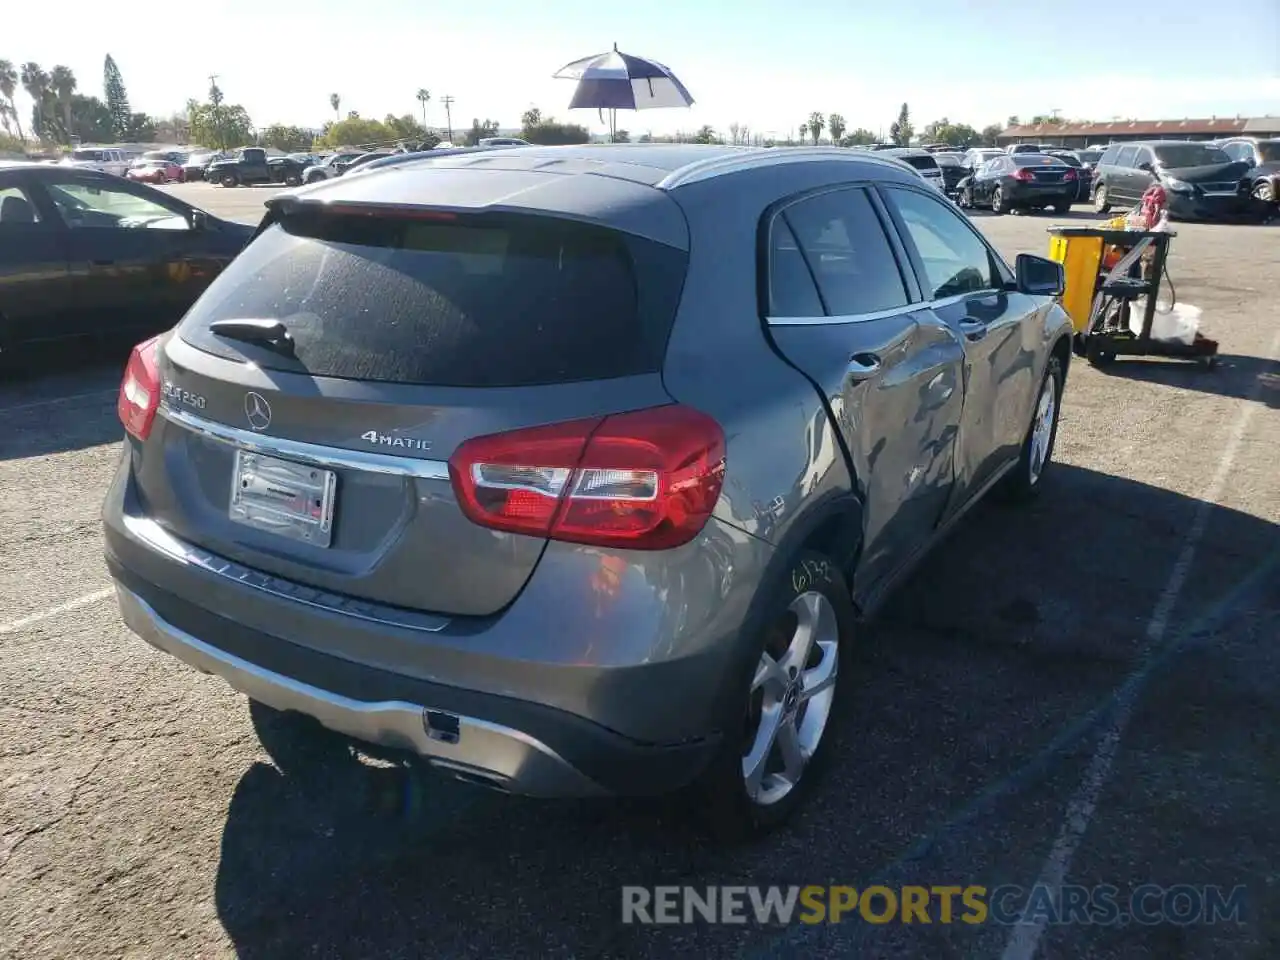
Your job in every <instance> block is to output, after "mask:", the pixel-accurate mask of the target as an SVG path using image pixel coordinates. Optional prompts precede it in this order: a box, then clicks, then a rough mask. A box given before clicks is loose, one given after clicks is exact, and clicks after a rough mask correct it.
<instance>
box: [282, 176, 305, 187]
mask: <svg viewBox="0 0 1280 960" xmlns="http://www.w3.org/2000/svg"><path fill="white" fill-rule="evenodd" d="M284 185H285V186H286V187H297V186H301V185H302V174H300V173H288V174H285V178H284Z"/></svg>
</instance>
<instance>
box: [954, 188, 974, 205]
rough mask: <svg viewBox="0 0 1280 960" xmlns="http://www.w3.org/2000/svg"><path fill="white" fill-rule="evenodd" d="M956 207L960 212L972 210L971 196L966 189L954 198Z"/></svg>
mask: <svg viewBox="0 0 1280 960" xmlns="http://www.w3.org/2000/svg"><path fill="white" fill-rule="evenodd" d="M956 205H957V206H958V207H959V208H960V209H961V210H972V209H973V194H972V193H971V192H970V191H969V189H968V188H967V187H966V188H965V189H964V190H961V191H960V193H959V194H958V195H957V196H956Z"/></svg>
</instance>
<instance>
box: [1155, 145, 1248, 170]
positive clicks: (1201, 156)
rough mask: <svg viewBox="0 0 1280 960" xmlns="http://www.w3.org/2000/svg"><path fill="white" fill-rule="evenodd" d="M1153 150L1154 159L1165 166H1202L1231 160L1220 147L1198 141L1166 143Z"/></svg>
mask: <svg viewBox="0 0 1280 960" xmlns="http://www.w3.org/2000/svg"><path fill="white" fill-rule="evenodd" d="M1155 150H1156V159H1158V160H1159V161H1160V162H1161V163H1162V164H1164V165H1165V166H1166V167H1175V168H1176V167H1203V166H1207V165H1208V164H1211V163H1230V162H1231V158H1230V157H1229V156H1227V154H1226V151H1224V150H1223V149H1222V148H1221V147H1207V146H1205V145H1204V144H1200V143H1179V144H1168V145H1163V146H1159V147H1156V148H1155Z"/></svg>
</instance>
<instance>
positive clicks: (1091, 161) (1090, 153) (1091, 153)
mask: <svg viewBox="0 0 1280 960" xmlns="http://www.w3.org/2000/svg"><path fill="white" fill-rule="evenodd" d="M1072 152H1073V153H1074V154H1075V155H1076V156H1077V157H1079V159H1080V162H1081V163H1082V164H1084V165H1085V167H1087V168H1088V169H1089V170H1093V169H1094V168H1095V167H1096V166H1097V165H1098V161H1099V160H1101V159H1102V151H1101V150H1092V149H1085V150H1073V151H1072Z"/></svg>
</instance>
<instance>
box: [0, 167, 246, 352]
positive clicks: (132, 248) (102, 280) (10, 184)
mask: <svg viewBox="0 0 1280 960" xmlns="http://www.w3.org/2000/svg"><path fill="white" fill-rule="evenodd" d="M252 233H253V228H252V227H249V226H245V225H243V224H239V223H230V222H228V221H225V220H220V219H218V218H217V217H214V216H212V215H211V214H208V213H205V212H204V211H202V210H198V209H197V208H195V207H193V206H191V205H190V204H186V203H183V202H182V201H181V200H178V199H177V198H176V197H173V196H170V195H169V194H166V193H163V192H161V191H159V190H155V189H152V188H151V187H148V186H145V185H143V184H141V183H131V182H130V181H128V180H125V179H122V178H120V177H116V176H114V175H112V174H105V173H99V172H98V171H96V170H81V169H75V168H67V167H63V166H48V165H46V164H40V163H7V164H0V353H4V352H7V351H10V350H12V349H14V348H15V347H20V346H24V345H28V344H31V343H33V342H37V341H49V340H61V339H65V338H69V337H82V336H96V337H102V336H116V335H121V336H128V337H130V338H136V337H138V336H142V335H149V334H152V333H156V332H158V331H160V330H164V329H165V328H167V327H169V326H172V325H173V324H174V323H175V322H177V320H178V318H179V317H181V316H182V314H183V313H184V312H185V311H186V309H187V308H188V307H189V306H191V304H192V303H193V302H195V300H196V298H197V297H198V296H199V295H200V293H201V292H203V290H204V289H205V287H207V286H208V285H209V283H210V281H211V280H212V279H213V278H214V277H215V276H216V275H217V274H218V273H220V272H221V271H222V270H223V268H224V267H226V265H227V264H228V263H230V262H231V260H232V258H233V257H234V256H235V255H236V254H237V253H238V252H239V251H240V250H241V248H243V247H244V245H245V244H246V243H247V242H248V240H249V237H250V236H251V235H252Z"/></svg>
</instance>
